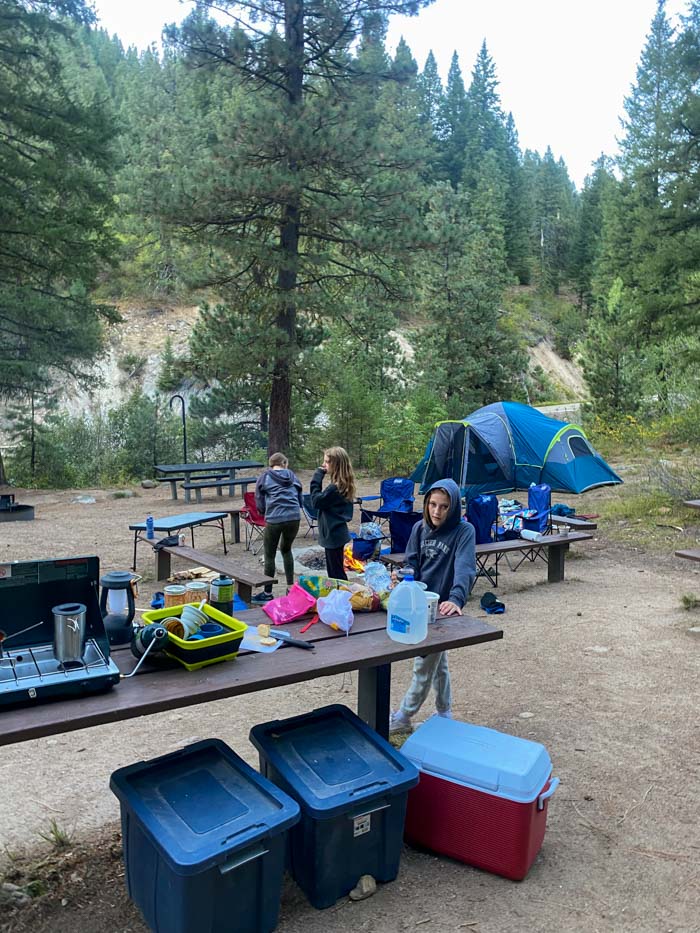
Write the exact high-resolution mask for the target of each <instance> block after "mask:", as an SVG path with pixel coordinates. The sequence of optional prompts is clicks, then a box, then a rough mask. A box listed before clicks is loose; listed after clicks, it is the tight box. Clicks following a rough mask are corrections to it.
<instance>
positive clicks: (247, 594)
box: [236, 580, 253, 605]
mask: <svg viewBox="0 0 700 933" xmlns="http://www.w3.org/2000/svg"><path fill="white" fill-rule="evenodd" d="M236 592H237V593H238V595H239V596H240V597H241V599H242V600H243V602H244V603H248V605H250V600H251V599H252V597H253V587H252V586H251V585H250V584H249V583H243V582H242V580H236Z"/></svg>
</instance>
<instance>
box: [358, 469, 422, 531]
mask: <svg viewBox="0 0 700 933" xmlns="http://www.w3.org/2000/svg"><path fill="white" fill-rule="evenodd" d="M414 488H415V485H414V483H413V480H410V479H405V478H404V477H402V476H390V477H389V478H388V479H383V480H382V481H381V483H380V484H379V495H378V496H359V497H358V500H357V501H358V502H359V503H360V508H361V509H362V511H363V514H366V515H368V516H370V517H369V518H367V519H364V518H363V519H362V520H363V521H379V522H385V521H388V520H389V516H390V515H391V513H392V512H411V511H413V502H414V499H415V497H414V495H413V491H414ZM377 500H379V508H377V509H368V508H366V506H365V504H364V503H365V502H376V501H377Z"/></svg>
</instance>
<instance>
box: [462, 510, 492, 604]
mask: <svg viewBox="0 0 700 933" xmlns="http://www.w3.org/2000/svg"><path fill="white" fill-rule="evenodd" d="M467 521H468V522H470V523H471V524H472V525H473V526H474V535H475V541H476V544H488V543H489V542H490V541H493V540H494V529H496V528H497V526H498V498H497V497H496V496H488V495H484V496H474V498H472V499H470V500H469V503H468V505H467ZM490 557H491V555H490V554H482V555H479V554H477V555H476V576H477V577H486V579H487V580H488V581H489V583H490V584H491V586H498V561H496V563H495V565H494V566H493V567H489V566H488V561H489V558H490ZM474 582H476V580H475V581H474Z"/></svg>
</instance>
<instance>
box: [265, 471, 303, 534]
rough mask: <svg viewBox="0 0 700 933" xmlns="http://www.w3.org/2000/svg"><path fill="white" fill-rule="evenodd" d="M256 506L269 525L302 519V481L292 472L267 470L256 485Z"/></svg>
mask: <svg viewBox="0 0 700 933" xmlns="http://www.w3.org/2000/svg"><path fill="white" fill-rule="evenodd" d="M255 504H256V505H257V507H258V511H259V512H260V513H261V515H264V516H265V521H266V522H267V524H268V525H280V524H281V523H282V522H297V521H299V520H300V519H301V481H300V480H299V479H298V478H297V476H296V474H295V473H294V472H293V471H292V470H288V469H286V468H285V469H282V470H273V469H272V468H270V469H267V470H265V471H264V472H263V473H261V474H260V476H259V477H258V479H257V482H256V483H255Z"/></svg>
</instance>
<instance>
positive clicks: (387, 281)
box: [167, 0, 429, 450]
mask: <svg viewBox="0 0 700 933" xmlns="http://www.w3.org/2000/svg"><path fill="white" fill-rule="evenodd" d="M428 2H429V0H392V2H389V0H385V2H383V0H333V2H330V0H269V2H266V3H265V5H264V9H265V23H264V28H263V25H262V23H261V22H259V21H258V19H257V16H258V13H259V9H260V5H259V4H258V3H257V2H255V0H241V2H237V3H234V2H223V3H218V4H216V6H217V7H218V8H220V9H221V8H223V9H224V10H225V11H227V12H229V13H231V14H232V16H233V17H234V18H233V20H232V21H233V22H234V23H235V24H236V25H235V26H234V27H233V28H226V27H222V26H219V25H218V24H217V23H216V22H214V21H213V20H210V19H206V18H205V17H204V16H203V13H204V12H206V9H207V7H208V5H209V4H207V3H202V4H200V6H199V9H198V12H196V13H195V14H193V15H192V16H191V17H189V18H188V20H186V21H185V23H184V24H183V26H182V28H181V29H179V30H175V31H174V32H173V33H172V39H173V43H174V46H173V47H174V49H176V50H178V51H179V53H180V54H182V55H183V56H185V58H186V60H187V61H188V62H190V63H191V64H192V65H194V66H196V67H198V68H199V69H200V71H204V70H207V71H211V72H213V73H216V74H217V75H219V76H220V77H222V80H224V81H226V80H227V79H226V78H225V77H223V76H225V75H226V74H228V75H230V76H231V77H230V78H228V82H227V83H228V85H229V88H230V90H229V92H228V93H227V94H225V96H224V99H223V100H222V101H221V102H220V103H219V105H218V112H215V111H217V107H215V106H214V105H212V109H211V111H210V115H209V117H208V118H205V120H204V121H200V128H199V139H198V141H197V145H199V146H200V147H201V149H200V152H199V153H198V156H199V157H198V158H197V159H196V160H195V161H196V164H195V165H193V166H191V169H190V172H189V177H187V178H184V179H182V182H181V188H180V191H179V192H178V194H179V195H180V199H179V204H173V206H172V208H171V209H170V210H169V211H168V215H167V219H169V220H170V221H171V222H174V223H178V224H180V225H182V226H187V227H188V228H189V229H190V230H192V231H193V232H195V233H196V234H197V235H198V236H199V237H200V238H202V240H203V241H204V242H206V243H207V244H208V245H210V246H211V248H212V250H213V253H214V254H215V261H216V262H220V263H221V272H220V276H219V277H218V278H217V277H216V276H212V280H213V281H214V282H216V284H217V285H218V286H219V287H220V288H224V287H225V288H226V290H227V291H228V292H229V294H230V296H231V300H230V301H229V302H227V307H228V311H227V312H224V310H223V309H224V306H223V305H222V306H221V313H222V314H224V313H229V312H230V314H231V315H232V316H233V318H235V319H236V320H237V321H238V323H243V322H244V317H245V318H246V320H245V323H246V324H251V323H253V321H254V322H255V323H253V326H252V328H250V327H249V328H248V334H249V335H252V336H253V338H254V339H252V340H249V339H248V337H246V338H244V339H245V340H247V342H248V345H249V348H250V350H251V354H252V358H254V359H259V360H260V363H261V372H260V377H259V378H258V379H257V382H258V386H259V392H260V391H261V390H262V387H263V385H264V383H266V382H267V384H268V385H269V396H268V398H269V439H268V443H269V446H270V448H271V449H275V450H278V449H279V450H284V449H286V448H288V445H289V440H290V423H291V417H292V412H291V403H292V394H293V390H294V384H295V379H296V372H297V370H298V367H299V365H300V364H301V362H302V353H301V350H302V346H301V344H300V342H299V341H300V318H301V326H302V327H303V326H304V324H305V321H304V319H306V318H309V319H313V318H314V316H322V315H325V314H328V313H331V312H332V310H333V308H334V305H335V303H336V299H337V296H338V292H339V290H340V288H341V286H342V287H343V288H344V289H347V288H352V287H354V286H355V285H359V284H361V283H362V282H363V281H364V282H366V281H373V282H375V283H377V284H378V285H379V287H380V288H383V289H385V290H387V291H388V292H391V291H392V290H393V289H394V288H395V286H396V275H395V272H394V271H393V270H392V256H393V257H396V256H397V253H401V251H402V244H405V246H407V245H408V242H409V241H410V237H411V234H412V231H413V230H414V229H415V227H416V221H415V219H413V218H414V216H415V194H414V192H415V189H416V187H417V178H416V170H417V168H418V163H419V158H418V157H417V154H416V152H415V151H414V150H413V149H412V148H411V146H410V144H409V142H408V140H407V134H406V133H404V134H403V135H404V142H403V144H402V145H401V146H397V143H398V142H399V141H400V140H401V132H400V128H399V127H397V126H396V125H390V126H388V127H387V126H386V125H385V121H383V122H382V123H379V121H378V120H377V118H376V112H377V111H376V107H377V101H376V100H375V99H373V97H372V95H371V93H370V92H371V89H372V88H375V89H376V86H377V78H378V77H381V76H378V75H377V74H376V72H375V73H369V72H367V71H364V70H363V68H362V67H361V64H360V56H357V58H355V59H354V58H353V47H354V43H355V41H356V40H357V39H360V38H361V39H362V41H363V43H364V45H365V48H366V47H367V44H368V43H369V42H370V41H371V40H375V41H377V40H379V39H381V37H382V36H383V34H384V30H385V27H386V20H387V17H388V15H389V14H390V13H408V14H412V13H416V12H417V11H418V9H419V8H420V7H422V6H425V5H427V3H428ZM365 60H366V58H365ZM363 92H364V93H363ZM416 122H417V116H416ZM203 133H206V136H203V135H202V134H203ZM195 138H196V137H195ZM389 141H391V142H393V146H392V147H391V148H389V147H388V146H387V143H388V142H389ZM407 255H408V252H407V251H406V253H405V254H404V256H407ZM226 266H228V271H226ZM213 271H215V270H213ZM234 304H235V308H234ZM219 323H220V322H219ZM238 323H237V324H236V325H235V326H234V327H233V330H236V328H238ZM229 332H230V331H227V332H226V333H229ZM238 332H239V333H240V334H241V336H242V337H243V331H242V330H241V329H240V328H238ZM210 336H211V340H212V341H213V340H214V339H216V340H220V339H221V337H222V331H221V329H218V331H214V332H210ZM200 346H201V341H200ZM250 361H251V360H250V358H249V360H248V366H246V370H245V371H246V372H250V365H249V364H250Z"/></svg>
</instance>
